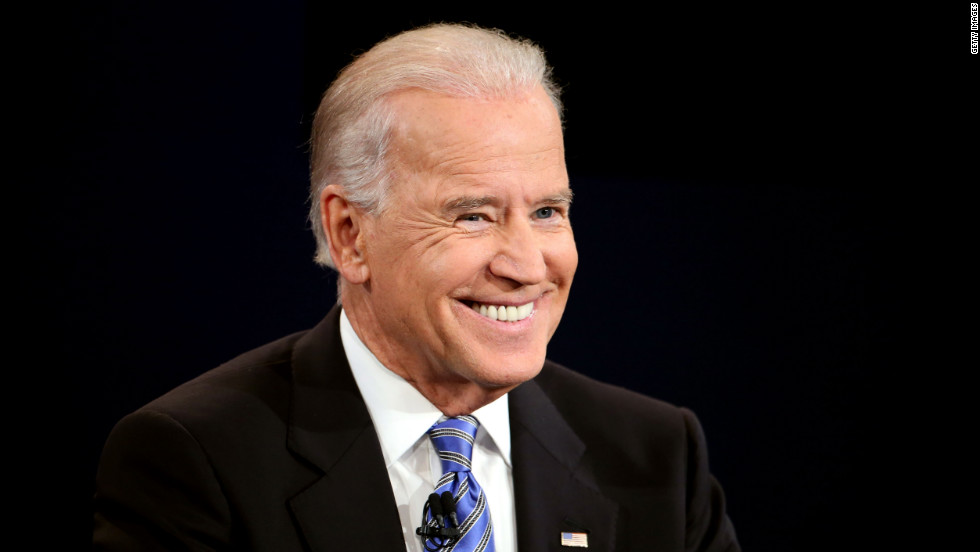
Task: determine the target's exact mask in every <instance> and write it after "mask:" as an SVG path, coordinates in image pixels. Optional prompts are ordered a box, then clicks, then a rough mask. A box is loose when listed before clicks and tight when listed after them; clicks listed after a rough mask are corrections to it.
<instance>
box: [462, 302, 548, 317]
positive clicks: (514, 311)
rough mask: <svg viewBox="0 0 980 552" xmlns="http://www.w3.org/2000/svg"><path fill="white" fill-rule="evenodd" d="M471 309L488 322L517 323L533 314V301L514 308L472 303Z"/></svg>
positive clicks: (511, 306)
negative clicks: (487, 319) (484, 317)
mask: <svg viewBox="0 0 980 552" xmlns="http://www.w3.org/2000/svg"><path fill="white" fill-rule="evenodd" d="M471 308H472V309H473V310H474V311H476V312H478V313H480V314H482V315H483V316H486V317H487V318H489V319H490V320H500V321H502V322H517V321H518V320H524V319H525V318H527V317H528V316H531V313H532V312H534V301H531V302H530V303H527V304H525V305H521V306H519V307H515V306H513V305H509V306H503V305H501V306H496V305H489V306H487V305H484V304H482V303H473V304H472V305H471Z"/></svg>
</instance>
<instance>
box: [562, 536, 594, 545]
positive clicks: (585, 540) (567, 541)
mask: <svg viewBox="0 0 980 552" xmlns="http://www.w3.org/2000/svg"><path fill="white" fill-rule="evenodd" d="M561 545H562V546H574V547H577V548H588V547H589V535H588V533H562V534H561Z"/></svg>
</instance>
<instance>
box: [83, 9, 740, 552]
mask: <svg viewBox="0 0 980 552" xmlns="http://www.w3.org/2000/svg"><path fill="white" fill-rule="evenodd" d="M560 109H561V106H560V102H559V100H558V96H557V90H556V88H555V86H554V85H553V84H552V83H551V81H550V76H549V70H548V68H547V65H546V64H545V62H544V57H543V54H542V53H541V51H540V50H539V49H538V48H537V47H536V46H534V45H533V44H530V43H528V42H526V41H521V40H515V39H512V38H510V37H508V36H507V35H505V34H504V33H501V32H495V31H487V30H483V29H479V28H474V27H467V26H460V25H436V26H430V27H425V28H421V29H416V30H413V31H409V32H406V33H402V34H400V35H398V36H395V37H393V38H390V39H388V40H386V41H384V42H382V43H380V44H378V45H376V46H375V47H374V48H372V49H371V50H370V51H368V52H366V53H365V54H363V55H362V56H360V57H359V58H358V59H357V60H356V61H355V62H354V63H353V64H351V65H350V66H349V67H347V68H346V69H345V70H344V71H343V72H342V73H341V74H340V75H339V76H338V78H337V80H336V81H335V82H334V83H333V84H332V85H331V87H330V89H329V90H328V91H327V93H326V94H325V95H324V98H323V100H322V102H321V105H320V109H319V110H318V112H317V118H316V121H315V124H314V127H315V128H314V137H313V146H314V147H313V154H312V187H311V190H312V193H311V207H312V208H311V222H312V224H313V227H314V231H315V233H316V235H317V240H318V252H317V260H318V262H320V263H321V264H324V265H327V266H331V267H333V268H335V269H336V270H337V272H338V273H339V275H340V278H339V281H340V303H339V305H338V306H337V307H336V308H334V309H333V311H331V313H329V314H328V315H327V317H326V318H325V319H324V321H323V322H321V323H320V324H319V325H318V326H317V327H316V328H314V329H312V330H310V331H308V332H302V333H300V334H296V335H292V336H289V337H286V338H283V339H281V340H279V341H276V342H274V343H271V344H269V345H266V346H265V347H262V348H260V349H257V350H254V351H251V352H249V353H246V354H244V355H242V356H240V357H238V358H236V359H234V360H232V361H230V362H228V363H227V364H225V365H223V366H221V367H219V368H216V369H215V370H212V371H210V372H208V373H206V374H204V375H202V376H201V377H199V378H197V379H195V380H193V381H191V382H189V383H187V384H185V385H183V386H181V387H179V388H177V389H175V390H174V391H172V392H170V393H168V394H167V395H165V396H163V397H161V398H160V399H157V400H156V401H154V402H152V403H150V404H149V405H147V406H146V407H144V408H142V409H140V410H139V411H137V412H136V413H134V414H131V415H130V416H127V417H126V418H125V419H124V420H123V421H121V422H120V423H119V424H118V425H117V427H116V428H115V429H114V430H113V433H112V435H111V436H110V438H109V440H108V442H107V444H106V448H105V452H104V454H103V458H102V462H101V464H100V469H99V475H98V482H97V493H96V527H95V542H96V547H97V548H98V549H111V550H135V549H139V550H175V549H194V550H199V549H200V550H204V549H207V550H212V549H234V550H238V549H240V550H314V551H315V550H335V549H339V548H345V549H346V548H349V547H353V546H356V547H359V548H366V549H368V550H391V551H398V550H408V551H410V552H417V551H421V550H431V551H434V550H455V551H457V552H470V551H484V550H487V551H497V552H512V551H516V550H518V549H520V550H525V551H535V552H536V551H542V550H562V549H566V550H567V549H568V548H570V547H573V548H574V547H588V548H591V549H594V550H606V551H608V550H624V551H629V550H664V551H672V550H677V551H682V550H711V551H721V550H738V544H737V542H736V539H735V535H734V531H733V529H732V527H731V523H730V522H729V520H728V518H727V516H726V514H725V509H724V499H723V495H722V493H721V490H720V488H719V486H718V484H717V482H716V481H715V480H714V478H713V477H712V476H711V475H710V473H709V471H708V465H707V458H706V454H705V446H704V439H703V436H702V434H701V430H700V427H699V426H698V423H697V420H696V419H695V417H694V416H693V414H691V413H690V412H689V411H686V410H684V409H680V408H677V407H674V406H671V405H668V404H665V403H662V402H659V401H656V400H654V399H650V398H646V397H643V396H640V395H637V394H635V393H632V392H629V391H626V390H624V389H620V388H616V387H612V386H608V385H604V384H601V383H598V382H595V381H593V380H590V379H588V378H585V377H583V376H581V375H577V374H575V373H574V372H571V371H569V370H567V369H565V368H563V367H560V366H558V365H556V364H553V363H551V362H549V361H547V360H546V359H545V355H546V350H547V345H548V342H549V340H550V339H551V336H552V335H553V334H554V332H555V330H556V329H557V327H558V323H559V321H560V320H561V316H562V313H563V311H564V309H565V304H566V302H567V300H568V295H569V290H570V288H571V284H572V278H573V276H574V274H575V269H576V266H577V264H578V255H577V252H576V249H575V241H574V237H573V234H572V226H571V222H570V220H571V219H570V208H571V203H572V192H571V190H570V188H569V182H568V175H567V172H566V170H565V155H564V146H563V138H562V123H561V116H560Z"/></svg>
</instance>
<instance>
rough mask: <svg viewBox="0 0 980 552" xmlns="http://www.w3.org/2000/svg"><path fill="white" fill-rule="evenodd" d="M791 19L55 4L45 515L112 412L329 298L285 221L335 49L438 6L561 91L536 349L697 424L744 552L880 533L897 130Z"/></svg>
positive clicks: (876, 86)
mask: <svg viewBox="0 0 980 552" xmlns="http://www.w3.org/2000/svg"><path fill="white" fill-rule="evenodd" d="M804 15H806V14H804V13H803V10H802V9H799V10H794V11H792V12H790V11H785V12H779V11H772V10H766V11H765V12H763V11H762V10H759V11H753V10H751V9H746V8H739V9H735V8H733V7H730V6H729V7H724V8H719V7H708V6H705V5H702V4H698V6H692V7H688V8H680V7H676V6H672V7H651V8H649V10H647V11H644V12H643V13H638V12H628V11H616V10H614V9H609V10H606V11H603V12H601V13H592V12H590V13H585V12H583V13H576V10H574V9H571V10H570V13H561V14H554V13H552V14H547V15H545V14H537V15H534V14H520V13H518V12H516V11H513V12H512V11H509V10H506V9H503V8H498V9H494V10H489V9H484V10H465V9H460V10H456V11H435V10H432V11H425V10H418V11H409V10H405V9H401V10H392V9H381V8H378V7H375V6H364V7H347V8H345V9H344V10H342V11H341V12H338V11H336V10H335V9H331V7H330V6H329V5H327V4H326V3H318V2H312V1H308V2H303V1H300V0H290V1H283V2H278V3H275V4H274V5H273V3H267V4H266V3H257V2H230V1H227V0H214V1H208V2H200V3H194V4H184V3H173V2H157V1H144V2H140V3H138V4H135V5H134V4H133V3H129V2H107V1H103V2H99V3H94V4H88V5H86V6H84V7H78V6H76V7H74V8H72V9H71V11H70V12H69V13H68V14H67V17H66V18H65V19H66V23H67V25H66V27H65V29H64V31H63V32H62V33H60V34H61V38H63V39H64V43H65V44H66V45H67V46H68V48H66V49H65V50H64V52H63V53H62V59H61V60H60V61H63V62H66V63H65V64H64V67H65V71H64V72H62V73H59V75H58V76H59V78H58V81H59V82H58V84H57V85H56V90H57V92H56V93H57V94H58V95H59V100H58V105H59V112H58V113H57V118H58V119H59V124H57V125H56V126H55V130H54V131H53V132H57V133H58V135H57V137H58V139H59V141H60V142H61V143H63V144H66V145H68V147H69V151H67V152H65V153H64V154H63V155H59V156H57V159H55V160H54V161H53V166H54V167H56V172H55V174H54V175H53V176H52V177H51V178H49V179H48V180H49V181H48V182H47V184H46V185H47V186H49V187H50V188H51V189H53V190H54V191H55V192H54V193H53V195H55V196H56V197H57V203H56V204H55V212H54V213H52V214H51V218H52V219H53V222H54V228H55V234H54V238H55V241H54V243H53V249H54V250H55V251H57V252H58V255H57V259H58V260H57V268H56V269H55V270H54V271H52V273H51V276H52V277H53V278H54V280H53V281H52V282H50V284H52V285H49V286H47V287H48V290H49V293H48V294H47V297H46V299H48V300H49V301H51V304H52V306H53V307H54V308H53V309H52V311H51V312H52V314H51V315H50V316H48V317H47V319H46V322H47V323H48V324H50V327H45V329H44V332H43V334H44V336H45V341H44V345H43V347H44V350H42V351H41V352H42V353H43V355H44V356H43V357H42V358H54V359H57V362H55V365H56V369H55V370H54V372H53V374H54V376H55V377H57V378H58V381H59V384H58V386H57V388H58V389H59V393H58V394H57V396H56V397H55V396H52V397H51V399H50V400H51V404H52V405H53V406H52V407H51V408H50V409H48V410H49V411H50V412H48V413H49V414H50V415H51V416H52V418H53V419H58V420H59V423H60V424H61V426H62V427H63V428H64V429H65V432H64V433H67V434H69V435H71V436H73V437H75V438H76V439H75V440H73V441H72V444H73V451H74V452H75V453H77V456H76V455H75V454H73V455H72V458H73V459H72V461H70V462H68V463H67V465H68V466H69V467H68V468H67V471H64V472H62V473H61V475H59V476H58V477H57V480H59V481H61V480H66V479H67V480H69V481H70V483H71V484H70V485H68V486H66V487H63V488H68V489H70V492H68V493H63V494H70V496H68V497H65V498H68V500H67V505H68V506H67V510H68V518H69V519H71V521H70V522H69V523H68V524H67V525H65V527H69V528H71V533H72V534H74V531H76V530H77V533H78V534H79V535H80V537H81V538H82V539H84V538H86V537H85V533H86V532H87V531H88V527H89V526H88V524H89V523H90V512H89V510H88V508H89V505H88V501H89V498H90V496H91V492H92V484H93V479H94V473H95V468H96V462H97V459H98V455H99V452H100V449H101V445H102V442H103V441H104V439H105V437H106V435H107V434H108V431H109V430H110V428H111V427H112V425H113V424H114V423H115V421H117V420H118V419H119V418H120V417H121V416H123V415H124V414H125V413H127V412H129V411H131V410H133V409H135V408H137V407H139V406H140V405H142V404H143V403H145V402H147V401H149V400H150V399H152V398H154V397H155V396H157V395H159V394H161V393H163V392H165V391H166V390H168V389H170V388H171V387H173V386H175V385H177V384H179V383H180V382H183V381H185V380H187V379H190V378H192V377H193V376H195V375H197V374H199V373H201V372H203V371H205V370H207V369H209V368H211V367H213V366H216V365H217V364H218V363H220V362H222V361H223V360H226V359H228V358H230V357H232V356H234V355H236V354H238V353H239V352H242V351H244V350H246V349H249V348H251V347H253V346H257V345H260V344H262V343H264V342H266V341H269V340H271V339H274V338H276V337H279V336H281V335H284V334H286V333H290V332H293V331H297V330H300V329H304V328H307V327H310V326H312V325H313V324H315V323H316V322H317V321H318V320H319V318H320V317H321V316H322V315H323V314H324V313H325V312H326V311H327V310H328V309H329V307H330V305H331V304H332V301H333V294H334V279H333V276H332V275H331V274H329V273H327V272H325V271H323V270H320V269H318V268H316V267H315V266H314V265H313V263H312V262H311V260H310V259H311V256H312V251H313V239H312V237H311V236H310V234H309V232H308V231H307V228H306V223H305V213H306V203H305V202H306V186H307V175H306V166H307V160H306V144H305V141H306V137H307V133H308V130H309V123H310V114H311V113H312V111H313V110H314V108H315V105H316V102H317V99H318V96H319V94H320V93H321V92H322V90H323V89H324V88H325V86H326V85H327V84H328V83H329V81H330V80H331V79H332V77H333V76H334V75H335V74H336V72H337V71H338V70H339V69H340V68H341V67H342V66H343V65H345V64H346V63H347V62H349V61H350V59H351V55H352V54H356V53H358V52H360V51H363V50H364V49H367V48H369V47H370V46H371V45H372V44H373V43H375V42H376V41H378V40H380V39H382V38H384V37H385V36H387V35H390V34H392V33H395V32H398V31H401V30H404V29H407V28H410V27H412V26H416V25H419V24H424V23H427V22H430V21H438V20H450V21H470V22H475V23H478V24H481V25H484V26H496V27H500V28H503V29H505V30H507V31H509V32H512V33H515V34H519V35H523V36H527V37H529V38H531V39H533V40H535V41H536V42H538V43H539V44H541V45H542V46H543V48H544V49H545V50H546V52H547V53H548V55H549V59H550V61H551V63H552V64H553V65H554V66H555V71H556V73H555V74H556V77H557V80H558V81H559V83H560V84H561V85H562V86H563V87H564V90H565V93H564V100H565V105H566V127H567V133H566V139H567V154H568V157H567V159H568V166H569V172H570V175H571V179H572V186H573V189H574V190H575V194H576V200H575V208H574V213H573V220H574V224H575V231H576V239H577V242H578V246H579V252H580V268H579V272H578V274H577V276H576V281H575V285H574V286H573V292H572V298H571V301H570V304H569V307H568V310H567V312H566V315H565V318H564V320H563V322H562V326H561V327H560V328H559V331H558V333H557V334H556V336H555V338H554V340H553V341H552V344H551V346H550V349H549V353H550V356H551V357H552V358H553V359H555V360H557V361H559V362H562V363H564V364H566V365H568V366H570V367H572V368H574V369H576V370H579V371H581V372H583V373H586V374H589V375H591V376H593V377H595V378H598V379H601V380H604V381H608V382H612V383H616V384H620V385H624V386H627V387H630V388H633V389H636V390H639V391H641V392H644V393H647V394H650V395H653V396H656V397H660V398H663V399H665V400H668V401H671V402H674V403H676V404H680V405H684V406H688V407H690V408H692V409H693V410H694V411H695V412H696V413H697V414H698V415H699V417H700V419H701V421H702V423H703V425H704V428H705V431H706V433H707V435H708V443H709V448H710V452H711V459H712V467H713V470H714V472H715V474H716V475H717V477H718V478H719V479H720V480H721V482H722V484H723V486H724V487H725V490H726V492H727V495H728V500H729V513H730V516H731V517H732V519H733V520H734V523H735V526H736V529H737V530H738V533H739V536H740V540H741V541H742V544H743V547H744V548H745V549H746V550H755V551H778V550H809V549H812V550H820V549H840V548H848V547H850V545H857V548H860V546H859V544H860V543H868V542H872V540H873V539H878V538H880V527H881V526H882V525H888V524H890V523H893V521H891V520H892V518H891V517H890V514H885V513H884V512H885V511H886V510H887V508H886V506H887V504H883V502H887V501H883V500H882V499H881V498H880V497H881V495H879V494H877V492H878V491H879V490H881V489H883V488H884V487H885V486H886V484H887V483H888V482H887V481H883V479H884V477H883V475H882V474H881V473H880V471H879V469H878V468H879V466H880V460H881V457H882V451H884V450H887V447H886V445H887V444H888V442H887V441H888V439H889V434H890V432H889V431H885V428H886V426H889V425H891V423H886V422H885V409H884V408H883V403H882V396H883V395H887V393H885V392H883V388H882V381H881V378H880V375H881V369H882V368H883V367H884V365H885V364H886V363H890V362H892V361H894V357H895V356H897V355H896V354H894V353H893V352H892V351H894V350H895V348H896V346H898V345H900V344H899V343H897V337H896V334H895V332H894V330H895V329H896V328H895V327H894V326H895V324H896V323H895V322H894V315H895V314H896V313H898V312H899V311H900V310H902V309H903V308H904V307H903V306H902V301H901V300H900V293H899V285H900V284H899V283H898V282H897V281H896V280H895V278H894V276H893V274H892V273H891V272H890V271H889V270H888V269H887V268H886V266H887V263H886V260H889V259H890V258H892V257H893V256H894V253H895V252H896V250H897V247H898V246H897V245H896V241H895V238H896V236H897V225H896V224H894V221H895V220H896V219H897V218H898V216H899V213H900V212H901V209H900V207H899V204H900V203H901V202H903V201H904V198H903V191H902V188H901V187H900V186H899V185H898V184H897V180H896V179H897V178H899V174H900V173H901V172H902V171H901V164H902V160H901V158H900V156H899V158H898V159H893V158H890V157H889V155H888V152H889V151H893V149H894V148H893V147H892V146H896V147H897V146H898V139H897V138H893V136H894V133H895V132H897V131H898V127H899V126H900V123H899V122H898V121H896V119H895V118H894V117H892V116H891V113H892V112H891V108H890V106H889V104H886V103H882V102H881V101H880V99H881V97H882V92H883V86H882V84H881V82H882V80H881V79H882V78H883V77H884V73H885V71H887V68H886V67H885V66H883V65H882V64H881V63H880V62H879V63H869V60H870V59H871V57H872V56H873V52H874V48H871V47H870V46H869V44H868V41H867V40H866V39H865V38H862V37H863V36H864V35H863V34H862V33H861V32H860V29H858V28H857V27H858V26H859V25H858V23H856V22H850V23H849V22H848V21H849V20H848V19H847V18H846V17H841V18H838V17H836V16H834V17H830V16H826V15H824V16H821V17H822V18H821V19H813V18H812V14H811V19H803V16H804ZM817 34H819V36H820V37H822V39H821V40H819V41H817V42H814V41H811V40H805V38H806V37H808V36H809V37H811V38H812V37H813V36H816V35H817ZM62 76H63V78H62ZM62 162H63V163H64V165H62ZM885 163H888V164H889V165H888V166H887V167H888V168H887V170H885V169H884V168H883V167H885ZM895 163H898V167H897V168H898V170H895V169H896V165H895ZM47 373H51V372H46V373H45V374H47ZM45 377H46V376H45ZM65 404H67V405H69V406H70V407H71V408H72V412H73V414H72V415H71V417H70V420H71V421H69V422H68V423H67V424H66V423H65V422H64V421H63V417H62V413H61V411H62V410H63V409H62V408H60V406H61V405H65ZM60 439H62V437H58V438H57V439H56V440H55V441H56V442H60ZM61 503H62V504H66V502H65V501H64V500H62V501H61ZM869 503H874V504H875V506H874V507H872V508H869ZM886 517H887V518H888V519H889V523H885V521H884V520H885V519H886ZM871 527H874V528H875V529H874V530H870V529H869V528H871ZM845 545H847V546H845Z"/></svg>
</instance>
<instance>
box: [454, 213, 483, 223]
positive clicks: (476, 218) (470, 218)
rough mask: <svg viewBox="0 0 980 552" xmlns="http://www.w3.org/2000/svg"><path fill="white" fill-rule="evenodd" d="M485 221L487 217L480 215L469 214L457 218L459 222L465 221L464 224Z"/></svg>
mask: <svg viewBox="0 0 980 552" xmlns="http://www.w3.org/2000/svg"><path fill="white" fill-rule="evenodd" d="M486 219H487V217H486V216H484V215H481V214H480V213H470V214H468V215H463V216H461V217H459V220H462V221H466V222H480V221H482V220H486Z"/></svg>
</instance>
